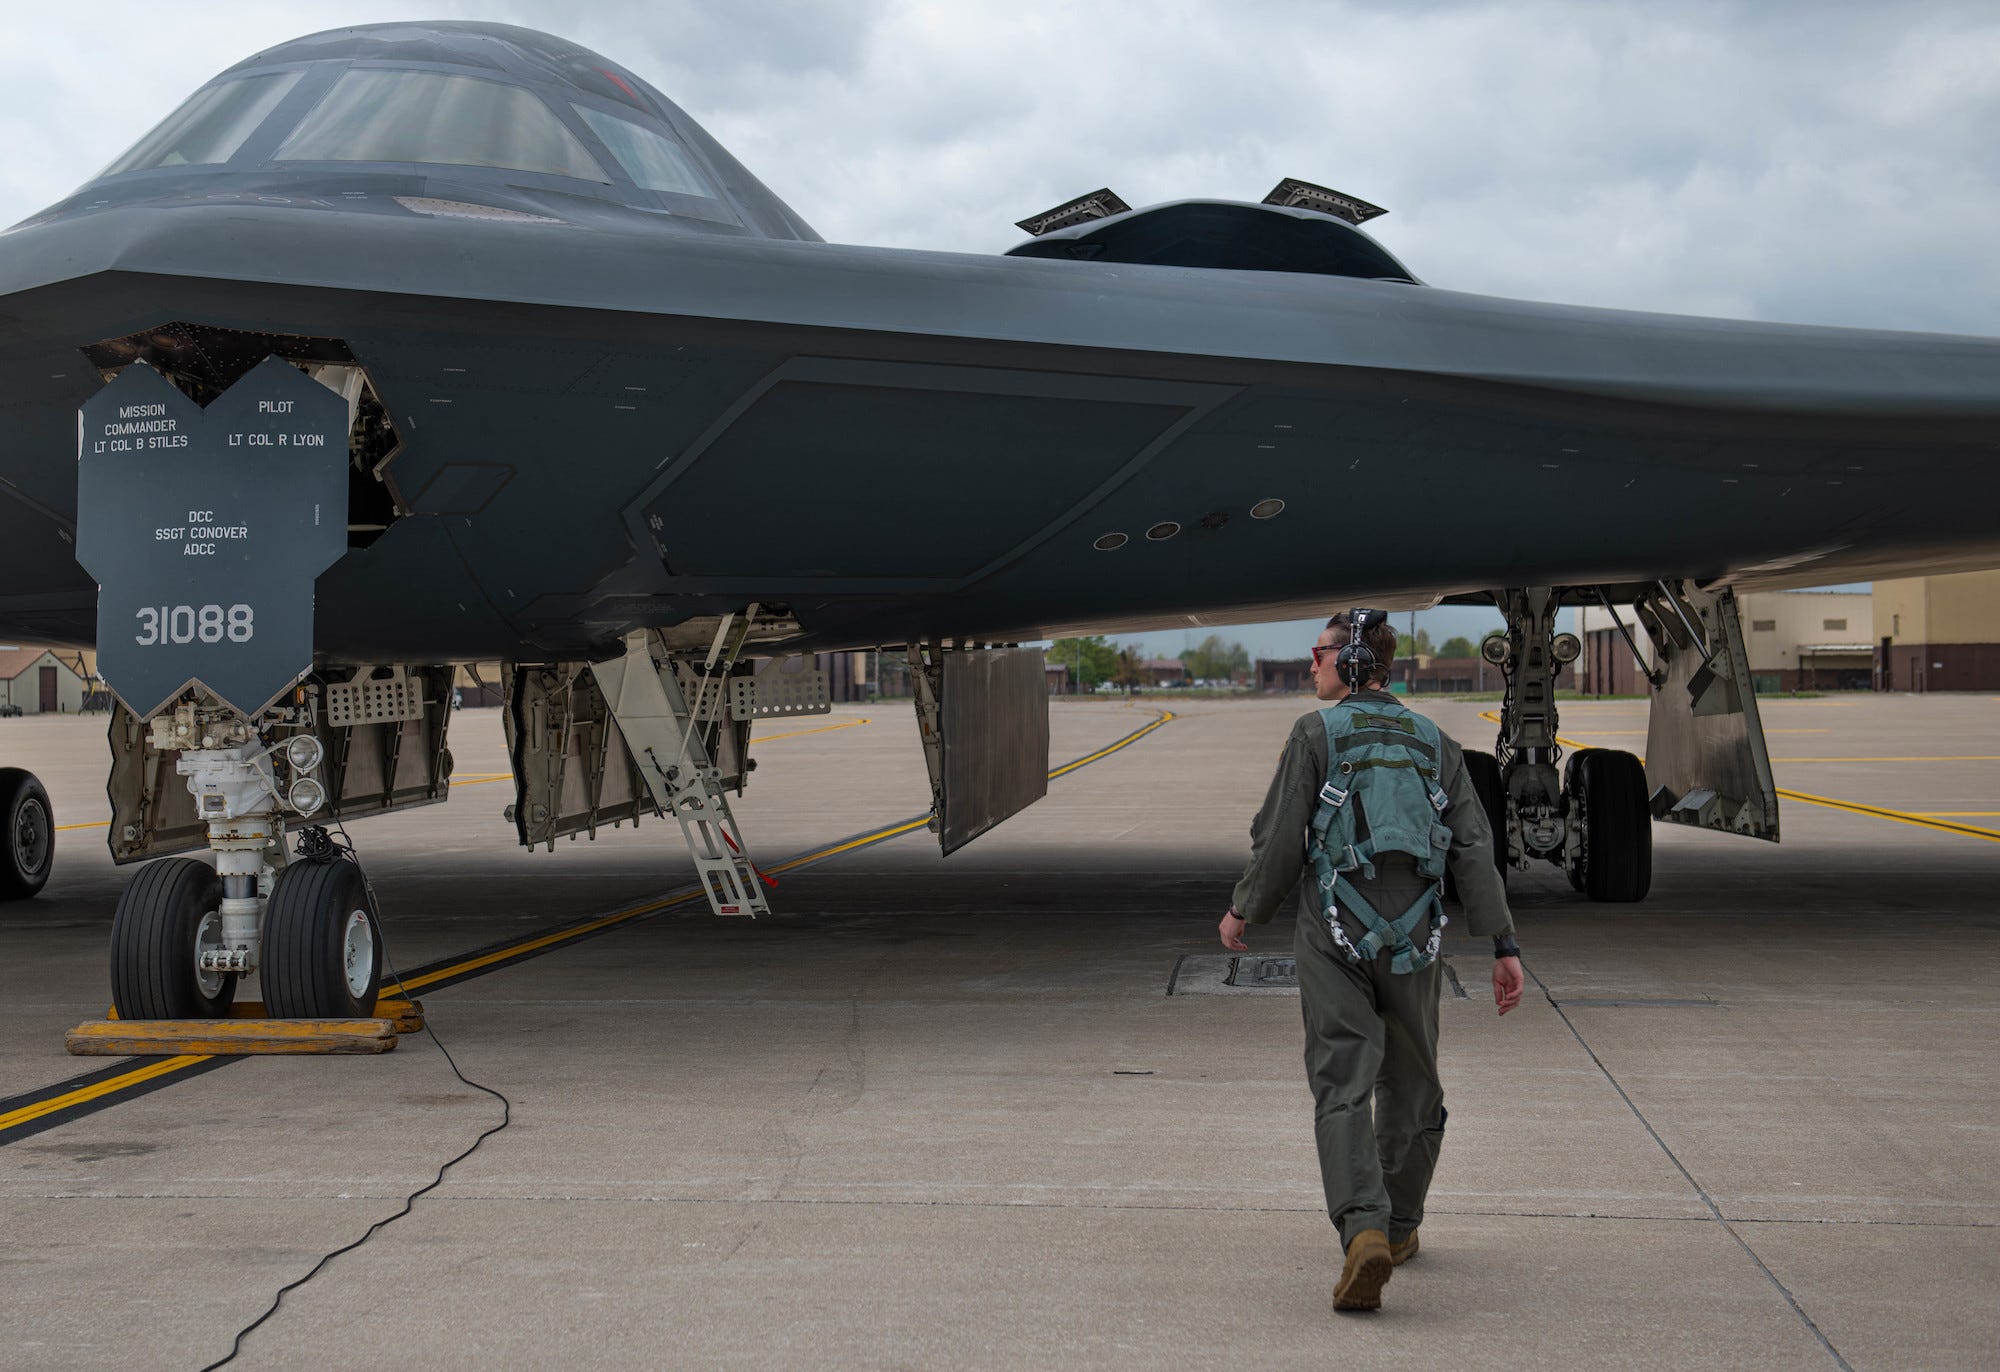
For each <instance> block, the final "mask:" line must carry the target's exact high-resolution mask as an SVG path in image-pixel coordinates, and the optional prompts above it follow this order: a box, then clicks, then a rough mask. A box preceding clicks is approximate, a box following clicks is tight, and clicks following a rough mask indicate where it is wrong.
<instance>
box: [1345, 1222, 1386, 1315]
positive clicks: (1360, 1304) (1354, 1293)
mask: <svg viewBox="0 0 2000 1372" xmlns="http://www.w3.org/2000/svg"><path fill="white" fill-rule="evenodd" d="M1395 1270H1396V1264H1395V1260H1394V1259H1393V1258H1391V1257H1390V1256H1389V1236H1388V1235H1387V1234H1384V1233H1383V1232H1382V1231H1381V1230H1380V1229H1364V1230H1362V1231H1361V1232H1360V1233H1359V1234H1356V1235H1355V1236H1354V1238H1353V1239H1352V1240H1351V1241H1350V1242H1349V1243H1348V1245H1347V1262H1346V1263H1345V1264H1344V1265H1343V1266H1342V1267H1341V1269H1340V1280H1339V1281H1337V1282H1335V1283H1334V1285H1333V1308H1334V1309H1335V1310H1379V1309H1381V1308H1382V1288H1383V1287H1385V1286H1387V1285H1388V1284H1389V1277H1390V1275H1391V1274H1392V1273H1394V1272H1395Z"/></svg>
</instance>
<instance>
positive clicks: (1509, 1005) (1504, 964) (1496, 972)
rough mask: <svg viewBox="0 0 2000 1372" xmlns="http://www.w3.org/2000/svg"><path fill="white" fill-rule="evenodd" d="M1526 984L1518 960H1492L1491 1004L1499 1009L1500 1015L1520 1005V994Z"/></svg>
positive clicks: (1526, 981) (1525, 978)
mask: <svg viewBox="0 0 2000 1372" xmlns="http://www.w3.org/2000/svg"><path fill="white" fill-rule="evenodd" d="M1527 984H1528V979H1527V977H1526V976H1524V975H1523V974H1522V972H1521V960H1520V959H1519V958H1495V959H1493V1003H1494V1004H1495V1005H1497V1006H1499V1007H1500V1013H1501V1014H1503V1015H1504V1014H1506V1013H1507V1012H1508V1011H1509V1010H1512V1009H1513V1008H1514V1007H1515V1006H1517V1005H1519V1004H1520V1003H1521V992H1522V990H1524V989H1525V988H1526V986H1527Z"/></svg>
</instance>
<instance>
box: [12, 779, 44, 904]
mask: <svg viewBox="0 0 2000 1372" xmlns="http://www.w3.org/2000/svg"><path fill="white" fill-rule="evenodd" d="M55 851H56V820H55V811H54V810H52V809H51V808H50V807H49V793H48V792H47V791H45V790H43V789H42V783H41V782H39V781H37V780H35V777H34V774H33V773H32V772H24V771H22V770H21V769H20V768H19V767H0V900H26V899H27V898H28V897H29V896H32V895H33V894H35V892H37V891H39V890H41V889H42V887H43V886H45V885H47V884H48V880H49V871H50V869H51V868H52V867H54V865H55Z"/></svg>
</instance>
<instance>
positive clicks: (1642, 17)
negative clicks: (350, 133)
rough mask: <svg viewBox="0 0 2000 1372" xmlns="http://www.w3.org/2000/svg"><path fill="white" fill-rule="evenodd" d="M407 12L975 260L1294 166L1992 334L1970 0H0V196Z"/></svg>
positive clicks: (1791, 315)
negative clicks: (695, 131) (579, 53)
mask: <svg viewBox="0 0 2000 1372" xmlns="http://www.w3.org/2000/svg"><path fill="white" fill-rule="evenodd" d="M420 18H479V19H494V20H504V21H507V22H512V23H519V24H524V25H528V26H530V27H534V28H541V29H546V30H549V31H551V32H555V33H559V34H562V35H563V36H565V37H568V38H571V39H573V40H576V41H578V42H581V43H583V44H585V45H587V46H589V47H592V48H595V49H596V50H598V51H599V52H602V53H604V54H605V55H606V56H609V57H611V58H613V59H615V60H617V61H619V62H622V63H624V64H625V65H626V66H628V67H631V68H632V69H634V70H636V71H638V72H639V73H640V74H642V75H643V76H645V77H646V78H647V79H649V80H650V81H652V82H653V84H655V85H656V86H658V87H659V88H660V89H661V90H662V91H664V92H665V93H666V94H667V95H668V96H669V97H670V98H672V99H673V100H675V101H676V102H677V103H679V104H680V105H681V106H682V107H683V108H684V109H686V110H687V111H688V112H689V113H690V114H691V115H693V116H694V117H695V118H696V119H697V120H699V121H701V122H702V123H703V124H704V125H705V126H706V127H707V128H708V129H709V131H710V132H711V133H713V134H715V135H716V136H717V137H718V138H719V139H721V141H722V142H723V143H725V144H726V145H728V146H729V147H730V148H731V150H732V151H734V152H735V153H736V154H737V156H738V157H739V158H741V159H742V160H743V162H744V163H746V164H747V165H748V166H749V167H750V168H751V169H752V170H753V171H755V172H756V173H757V174H758V175H759V177H761V178H762V179H763V180H764V181H765V182H766V184H768V185H769V186H771V188H772V189H773V190H775V191H777V192H778V194H780V195H781V196H783V197H784V198H785V199H786V200H787V201H789V202H790V203H791V205H792V206H793V208H794V209H796V210H798V211H799V212H800V213H801V214H802V215H804V216H805V218H806V219H807V220H808V221H810V222H811V223H812V224H813V225H814V226H815V227H816V228H817V229H818V230H819V231H820V233H821V234H823V235H824V236H825V237H827V238H828V239H832V240H835V241H841V242H851V243H875V244H887V245H894V246H909V247H926V248H945V249H955V250H961V251H968V252H995V251H998V250H1000V249H1003V248H1005V247H1007V246H1008V245H1009V244H1011V243H1013V242H1015V241H1016V240H1017V239H1018V236H1019V235H1018V232H1017V231H1016V230H1015V229H1014V228H1013V221H1014V220H1016V219H1019V218H1021V217H1023V216H1024V215H1026V214H1028V213H1030V212H1032V211H1035V210H1040V209H1044V208H1046V207H1048V206H1050V205H1053V204H1055V203H1057V202H1058V201H1061V200H1064V199H1067V198H1068V197H1070V196H1072V195H1075V194H1078V193H1081V192H1083V191H1088V190H1092V189H1094V188H1096V187H1098V186H1102V185H1109V186H1111V187H1112V188H1113V189H1115V190H1116V191H1118V192H1119V193H1120V194H1121V195H1123V196H1124V197H1125V199H1126V200H1128V201H1130V202H1131V203H1133V204H1135V205H1141V204H1146V203H1150V202H1153V201H1159V200H1166V199H1175V198H1179V197H1183V196H1196V195H1208V196H1224V197H1235V198H1242V199H1251V200H1254V199H1257V198H1259V197H1261V196H1262V195H1263V193H1264V192H1265V191H1267V190H1269V189H1270V187H1271V186H1272V185H1273V184H1275V183H1276V182H1277V181H1278V179H1279V178H1280V177H1283V176H1299V177H1303V178H1305V179H1307V180H1310V181H1318V182H1321V183H1323V184H1326V185H1331V186H1334V187H1337V188H1339V189H1341V190H1345V191H1348V192H1351V193H1353V194H1355V195H1358V196H1361V197H1362V198H1364V199H1367V200H1372V201H1374V202H1375V203H1377V204H1380V205H1386V206H1388V207H1389V209H1390V210H1391V211H1392V213H1390V214H1389V215H1388V216H1387V217H1385V218H1383V219H1381V220H1378V221H1376V222H1375V223H1373V224H1371V225H1370V226H1369V227H1370V230H1371V232H1373V233H1374V234H1375V235H1376V236H1377V237H1378V238H1380V239H1381V241H1382V242H1383V243H1384V245H1385V246H1387V247H1388V248H1389V249H1390V251H1392V252H1394V253H1395V254H1396V255H1397V256H1398V257H1400V258H1401V259H1402V260H1403V261H1404V262H1405V263H1407V264H1408V265H1409V266H1410V267H1411V268H1412V270H1414V271H1415V272H1416V273H1417V274H1418V275H1419V276H1421V277H1422V278H1424V279H1425V280H1426V281H1429V282H1431V283H1432V284H1434V285H1440V286H1448V287H1451V288H1454V289H1458V290H1469V291H1479V292H1486V293H1491V294H1495V295H1505V296H1518V297H1523V298H1530V299H1537V300H1554V301H1565V302H1571V303H1576V304H1584V305H1605V306H1619V307H1625V308H1634V309H1654V310H1665V311H1671V312H1675V313H1688V314H1716V315H1727V316H1734V317H1740V318H1753V319H1772V320H1786V321H1793V322H1801V323H1823V324H1847V325H1867V326H1873V327H1883V328H1907V329H1930V330H1942V331H1949V332H1960V333H1976V334H1989V335H2000V253H1995V252H1994V251H1993V249H1992V243H1993V241H1994V239H1995V237H1996V232H2000V231H1996V228H1995V226H1996V225H2000V137H1996V133H2000V5H1996V4H1993V3H1990V0H1988V2H1987V3H1923V2H1922V0H1898V3H1893V4H1891V3H1849V0H1811V2H1810V3H1804V2H1797V3H1795V2H1794V0H1754V3H1750V2H1745V3H1720V2H1719V3H1664V2H1663V0H1654V2H1653V3H1647V4H1619V3H1615V2H1614V0H1588V2H1587V3H1552V2H1551V3H1535V2H1534V0H1527V2H1525V3H1524V2H1523V0H1507V3H1458V2H1457V0H1439V2H1438V3H1429V4H1426V3H1421V2H1420V0H1380V2H1379V3H1333V2H1332V0H1229V3H1193V2H1181V0H1132V2H1130V3H1128V2H1127V0H1089V2H1088V3H1078V0H1067V3H1041V0H1010V2H1009V3H980V2H977V0H949V3H946V2H945V0H934V2H932V3H924V2H923V0H820V2H819V3H807V2H806V0H797V2H796V3H783V2H781V0H726V2H725V0H632V2H629V3H628V2H627V0H590V2H589V3H587V4H586V3H579V2H578V0H569V3H560V4H557V3H541V2H540V0H516V2H515V3H507V0H489V3H485V4H478V5H469V4H459V3H455V2H454V0H427V3H422V4H399V3H386V2H384V0H343V3H339V4H336V5H330V6H303V5H293V4H280V3H269V4H248V3H245V4H229V3H212V2H206V0H205V3H202V4H199V5H180V6H173V7H162V6H159V5H157V4H145V5H139V4H130V3H121V2H119V0H109V2H106V0H100V2H99V3H94V4H91V5H70V6H58V5H35V6H32V7H30V6H26V5H19V6H10V7H9V9H8V14H7V21H8V34H7V41H6V43H5V44H4V46H0V147H4V148H5V149H7V152H6V156H5V158H4V160H3V161H0V223H12V222H14V221H15V220H18V219H20V218H23V217H25V216H26V215H28V214H31V213H33V212H34V211H35V210H37V209H39V208H41V207H42V206H44V205H46V204H48V203H50V202H51V201H53V200H55V199H57V198H59V197H60V196H62V195H63V194H65V193H67V192H68V191H70V190H72V189H74V188H75V187H76V186H77V185H78V184H79V183H80V182H82V181H84V180H86V179H88V178H89V176H90V175H91V174H92V173H94V172H95V171H96V170H97V169H98V168H99V167H101V166H103V165H104V164H105V163H107V162H109V161H110V160H111V159H112V158H113V157H115V156H116V155H117V154H118V153H119V152H120V151H122V150H123V149H124V148H125V147H126V146H127V145H128V144H130V143H132V142H133V141H135V140H136V139H137V138H138V137H139V135H140V134H142V133H143V132H145V130H146V129H147V128H149V127H150V126H151V125H152V124H153V123H154V122H156V121H157V120H158V119H159V118H160V117H161V116H162V115H164V114H165V113H166V112H167V111H168V110H170V109H171V108H172V107H173V106H174V105H176V104H177V103H178V102H179V101H180V100H181V99H182V98H183V97H185V96H186V95H187V94H188V93H189V92H190V91H191V90H192V89H193V88H194V87H196V86H198V85H199V84H201V83H202V82H203V81H205V80H206V79H207V78H208V77H209V76H210V75H212V74H213V73H214V72H216V71H218V70H220V69H221V68H223V67H225V66H227V65H229V64H230V63H232V62H235V61H237V60H239V59H240V58H242V57H245V56H248V55H249V54H251V53H252V52H255V51H257V50H258V49H260V48H263V47H267V46H269V45H271V44H273V43H276V42H280V41H282V40H284V39H287V38H292V37H296V36H298V35H299V34H301V33H306V32H311V31H313V30H315V29H319V28H324V27H328V26H329V25H330V24H331V23H332V22H334V21H335V20H336V19H337V20H338V21H339V22H342V23H365V22H376V21H382V20H392V19H420ZM1482 622H1483V621H1482ZM1469 627H1470V621H1467V620H1466V619H1465V617H1464V615H1462V614H1461V615H1458V616H1450V615H1442V617H1441V618H1439V619H1438V620H1437V621H1435V626H1434V629H1433V632H1437V631H1438V630H1440V629H1442V630H1443V631H1445V632H1459V631H1462V630H1464V629H1466V628H1469ZM1296 636H1297V635H1296V631H1290V630H1286V631H1278V630H1270V631H1260V632H1258V633H1256V634H1253V635H1249V636H1248V637H1249V638H1250V639H1251V641H1252V646H1253V648H1257V649H1260V650H1261V649H1263V648H1265V647H1268V648H1269V649H1270V650H1272V651H1276V650H1277V649H1278V648H1279V647H1280V646H1287V647H1289V646H1290V642H1291V640H1292V639H1293V638H1295V637H1296ZM1266 640H1268V643H1267V642H1266ZM1154 642H1155V646H1159V647H1167V648H1173V647H1178V646H1179V644H1178V640H1177V639H1176V640H1172V641H1168V640H1155V641H1154Z"/></svg>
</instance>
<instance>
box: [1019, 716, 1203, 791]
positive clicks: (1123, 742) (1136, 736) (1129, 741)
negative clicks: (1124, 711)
mask: <svg viewBox="0 0 2000 1372" xmlns="http://www.w3.org/2000/svg"><path fill="white" fill-rule="evenodd" d="M1172 718H1174V712H1173V711H1172V710H1162V711H1160V717H1159V718H1158V719H1156V720H1154V721H1153V722H1152V723H1151V724H1148V725H1147V726H1146V727H1145V728H1143V729H1140V730H1138V731H1137V732H1136V733H1130V734H1127V735H1126V736H1125V737H1123V738H1121V739H1119V740H1118V741H1117V742H1116V743H1114V744H1112V745H1111V746H1110V747H1108V748H1099V749H1098V750H1097V751H1096V752H1094V753H1092V754H1091V755H1090V756H1088V757H1080V758H1078V759H1077V760H1076V761H1075V762H1070V763H1065V764H1064V765H1063V766H1061V767H1058V768H1056V769H1055V770H1054V771H1053V772H1050V773H1049V780H1050V781H1054V780H1055V779H1056V778H1057V777H1060V776H1068V775H1069V774H1070V773H1071V772H1074V771H1075V770H1076V769H1077V768H1079V767H1087V766H1089V765H1090V764H1091V763H1093V762H1095V761H1097V760H1098V759H1099V758H1101V757H1109V756H1110V755H1111V754H1113V753H1115V752H1117V751H1118V750H1119V749H1120V748H1129V747H1130V746H1131V745H1133V744H1134V743H1137V742H1138V741H1139V740H1140V739H1142V738H1144V737H1145V736H1146V735H1147V734H1150V733H1152V732H1153V730H1155V729H1157V728H1159V727H1160V726H1161V725H1163V724H1165V723H1166V722H1167V721H1168V720H1170V719H1172Z"/></svg>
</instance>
